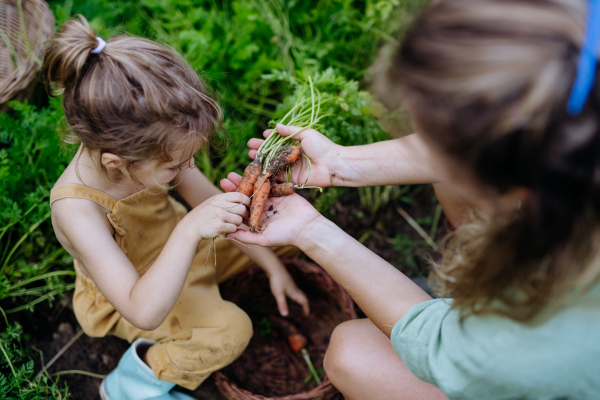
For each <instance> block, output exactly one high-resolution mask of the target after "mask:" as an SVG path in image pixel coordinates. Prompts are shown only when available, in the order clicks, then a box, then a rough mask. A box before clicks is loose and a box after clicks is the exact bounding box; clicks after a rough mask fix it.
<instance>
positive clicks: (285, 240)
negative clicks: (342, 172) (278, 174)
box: [221, 172, 323, 247]
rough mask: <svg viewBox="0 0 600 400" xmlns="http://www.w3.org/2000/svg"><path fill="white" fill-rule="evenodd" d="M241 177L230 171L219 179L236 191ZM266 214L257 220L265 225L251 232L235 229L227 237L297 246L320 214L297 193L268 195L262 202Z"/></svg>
mask: <svg viewBox="0 0 600 400" xmlns="http://www.w3.org/2000/svg"><path fill="white" fill-rule="evenodd" d="M241 180H242V177H241V176H240V175H238V174H236V173H233V172H232V173H230V174H229V175H227V179H223V180H221V187H222V188H223V190H225V191H228V192H232V191H235V190H237V186H238V185H239V183H240V181H241ZM271 206H273V207H272V208H271ZM265 215H266V216H267V217H268V219H267V218H266V217H265V216H264V215H263V217H262V219H261V224H260V226H261V227H263V229H264V230H263V231H262V232H260V233H252V232H249V231H245V230H242V229H238V230H237V231H236V232H235V233H230V234H228V235H227V237H228V238H233V239H236V240H239V241H240V242H243V243H248V244H257V245H259V246H289V245H292V246H296V247H300V246H299V241H300V240H301V239H302V237H301V233H302V231H303V230H304V229H306V228H307V227H308V226H309V225H311V224H312V223H315V222H317V221H318V220H319V219H321V218H323V216H322V215H321V214H319V212H318V211H317V210H315V208H314V207H313V206H312V205H311V204H310V203H309V202H308V201H306V200H305V199H304V198H302V196H299V195H297V194H293V195H290V196H285V197H272V198H270V199H269V200H267V205H266V206H265Z"/></svg>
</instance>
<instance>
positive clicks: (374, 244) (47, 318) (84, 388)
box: [17, 186, 446, 400]
mask: <svg viewBox="0 0 600 400" xmlns="http://www.w3.org/2000/svg"><path fill="white" fill-rule="evenodd" d="M299 193H301V194H302V195H303V196H305V197H307V198H309V199H310V200H314V199H313V198H312V194H311V193H310V192H309V191H307V190H304V191H299ZM436 206H437V201H436V200H435V195H434V193H433V189H432V188H431V186H422V187H417V188H412V189H411V190H410V191H408V192H407V193H405V194H402V195H401V196H399V197H397V198H395V199H392V200H390V201H389V202H388V203H387V204H385V205H383V206H381V207H380V208H379V209H378V210H376V211H375V212H374V213H372V212H371V211H369V210H368V207H369V205H367V207H365V206H363V205H362V204H361V202H360V198H359V194H358V191H357V190H356V189H351V190H344V193H343V194H341V195H340V196H338V197H337V201H336V202H335V203H334V204H333V205H332V206H331V207H330V209H329V212H328V213H327V212H326V214H328V217H329V218H330V219H331V220H332V221H333V222H335V223H336V224H337V225H338V226H339V227H340V228H342V229H344V230H345V231H346V232H347V233H348V234H350V235H351V236H353V237H354V238H356V239H357V240H359V241H361V242H362V243H363V244H364V245H365V246H366V247H368V248H369V249H371V250H372V251H374V252H375V253H377V254H378V255H380V256H381V257H382V258H383V259H385V260H387V261H389V262H390V263H391V264H393V265H394V266H396V267H397V268H398V269H399V270H401V271H402V272H404V273H406V274H407V275H408V276H411V277H415V278H418V277H421V278H422V277H424V276H427V274H428V270H429V267H428V265H429V264H428V262H427V259H428V258H431V257H435V255H436V253H435V252H434V251H433V250H432V249H431V248H430V247H429V246H428V245H427V244H426V243H425V241H424V240H423V238H422V237H421V236H420V235H419V234H418V233H417V232H416V231H415V229H414V228H413V227H411V226H410V225H409V224H408V223H407V222H406V220H405V219H404V218H403V217H402V216H400V214H399V213H398V211H397V209H398V207H402V208H403V209H404V210H405V211H406V212H407V213H408V214H409V215H410V216H411V217H412V218H413V219H414V220H415V221H417V222H418V223H419V224H420V225H421V226H422V228H423V229H424V230H425V231H426V232H428V233H429V232H430V229H431V224H432V223H433V221H434V215H435V209H436ZM273 211H275V210H273ZM445 232H446V230H445V227H444V216H443V215H442V216H441V218H440V219H439V224H438V227H437V229H435V239H437V240H438V241H439V239H441V238H442V237H443V235H444V234H445ZM40 311H41V312H40ZM361 315H362V316H364V314H362V313H360V310H359V316H361ZM17 320H18V321H19V323H21V324H22V325H23V327H24V329H25V331H26V332H31V335H32V336H33V338H32V340H31V342H30V343H31V344H32V346H35V348H36V349H39V350H40V351H41V352H42V353H43V357H44V363H48V362H49V361H50V360H51V359H52V357H54V356H55V355H56V354H57V353H58V352H59V351H60V350H61V349H62V348H63V347H64V346H65V345H66V344H67V342H69V340H70V339H71V338H73V336H74V335H75V334H76V333H77V332H78V331H79V330H80V329H81V328H80V327H79V324H78V323H77V320H76V319H75V316H74V314H73V311H72V307H71V304H70V299H64V301H62V302H58V303H57V304H56V306H55V307H54V309H48V310H45V311H44V310H40V309H36V313H35V314H34V316H28V315H26V314H21V315H20V316H19V317H18V318H17ZM128 347H129V344H128V343H127V342H126V341H124V340H121V339H117V338H115V337H105V338H90V337H88V336H86V335H85V334H84V335H82V336H81V337H80V338H79V339H77V341H75V343H73V344H72V345H71V346H70V347H69V348H68V349H67V350H66V351H65V352H64V354H62V356H61V357H60V358H58V360H57V361H56V362H54V364H53V365H52V366H51V367H50V368H49V369H48V371H49V373H51V374H52V373H55V372H58V371H66V370H81V371H88V372H92V373H95V374H102V375H106V374H108V373H109V372H110V371H112V370H113V369H114V368H116V366H117V363H118V362H119V359H120V358H121V356H122V355H123V353H124V352H125V350H126V349H127V348H128ZM40 369H41V357H40V358H38V360H36V365H35V371H36V372H37V371H40ZM55 379H56V378H55ZM59 379H60V380H61V381H64V382H66V383H67V384H68V386H69V391H70V392H71V394H72V398H73V399H76V400H99V399H100V397H99V395H98V388H99V386H100V382H101V380H100V379H98V378H93V377H89V376H85V375H77V374H68V375H62V376H60V378H59ZM180 390H182V391H184V392H186V393H187V394H189V395H191V396H192V397H195V398H197V399H205V400H223V399H225V397H224V396H222V395H221V394H220V393H219V392H218V390H217V388H216V386H215V384H214V383H213V381H212V378H209V379H208V380H207V381H206V382H205V383H204V384H202V385H201V386H200V388H198V390H196V391H194V392H190V391H185V390H183V389H180Z"/></svg>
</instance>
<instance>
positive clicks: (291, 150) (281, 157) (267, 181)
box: [237, 77, 326, 232]
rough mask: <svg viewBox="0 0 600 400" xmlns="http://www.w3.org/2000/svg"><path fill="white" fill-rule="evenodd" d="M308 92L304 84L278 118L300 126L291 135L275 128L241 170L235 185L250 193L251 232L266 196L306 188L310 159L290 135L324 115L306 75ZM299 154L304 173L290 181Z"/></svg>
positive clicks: (256, 227) (312, 125) (255, 229)
mask: <svg viewBox="0 0 600 400" xmlns="http://www.w3.org/2000/svg"><path fill="white" fill-rule="evenodd" d="M308 87H309V88H310V93H309V94H308V93H307V94H305V89H306V88H307V86H306V85H305V86H304V88H303V89H302V92H301V93H300V95H299V96H298V99H297V100H296V103H295V104H294V106H293V107H292V109H291V110H290V111H289V112H288V113H287V114H286V115H285V116H284V117H283V118H282V119H281V120H280V121H279V123H280V124H283V125H293V126H298V127H301V128H302V129H300V130H299V131H298V132H296V133H294V134H293V135H290V136H287V137H283V136H281V134H279V132H277V129H274V130H273V132H272V133H271V135H269V137H268V138H267V139H266V140H265V141H264V142H263V144H262V145H261V146H260V147H259V149H258V152H257V154H256V158H255V160H254V161H252V162H251V163H250V164H249V165H248V166H247V167H246V170H245V171H244V176H243V178H242V181H241V182H240V185H239V187H238V189H237V191H238V192H240V193H243V194H245V195H246V196H249V197H251V199H252V202H251V206H250V217H249V218H248V225H250V231H251V232H260V231H261V228H260V220H261V217H262V214H263V212H264V208H265V205H266V203H267V199H268V198H269V197H282V196H288V195H290V194H293V193H294V192H295V191H296V190H297V189H305V188H308V186H306V182H307V181H308V177H309V176H310V169H311V164H310V159H309V158H308V157H307V156H306V155H305V154H303V153H301V149H300V142H298V141H295V140H294V136H295V135H297V134H299V133H300V132H303V131H305V130H307V129H310V128H315V127H318V123H319V121H320V120H321V119H322V118H323V117H325V116H326V115H320V112H321V104H322V103H324V102H325V101H323V100H322V99H321V93H320V92H319V91H318V90H317V89H316V88H315V87H314V85H313V82H312V79H311V78H310V77H309V78H308ZM300 156H303V157H305V158H306V160H307V161H308V167H309V169H308V174H307V176H306V180H305V181H304V183H303V184H296V183H293V182H291V167H292V164H294V163H295V162H296V161H298V159H300ZM280 172H281V173H283V177H284V180H287V182H284V183H279V184H277V183H276V182H275V180H276V178H277V176H278V175H279V174H280Z"/></svg>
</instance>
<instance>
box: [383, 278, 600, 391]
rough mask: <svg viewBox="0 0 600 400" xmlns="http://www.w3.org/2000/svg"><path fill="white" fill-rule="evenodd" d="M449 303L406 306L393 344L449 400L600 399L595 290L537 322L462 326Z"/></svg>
mask: <svg viewBox="0 0 600 400" xmlns="http://www.w3.org/2000/svg"><path fill="white" fill-rule="evenodd" d="M450 305H451V300H448V299H437V300H430V301H427V302H425V303H421V304H418V305H416V306H414V307H412V308H411V309H410V310H409V311H408V313H407V314H406V315H405V316H404V317H402V319H400V321H398V323H397V324H396V325H395V326H394V329H393V330H392V335H391V339H392V345H393V346H394V349H395V350H396V353H398V355H399V356H400V358H402V360H403V361H404V363H405V364H406V366H407V367H408V368H409V369H410V370H411V371H412V373H413V374H414V375H415V376H416V377H417V378H419V379H420V380H422V381H425V382H429V383H431V384H433V385H435V386H437V387H438V388H440V389H441V390H442V391H443V392H444V393H445V394H446V396H447V397H448V398H449V399H451V400H459V399H460V400H492V399H493V400H500V399H502V400H508V399H519V400H534V399H535V400H550V399H556V400H558V399H561V400H563V399H569V400H570V399H573V400H600V285H599V286H596V287H595V288H594V290H592V291H591V292H590V293H588V294H587V295H586V296H585V297H583V298H581V299H579V300H578V301H576V302H575V303H574V304H572V305H570V306H569V307H566V308H564V309H562V310H561V311H558V312H556V313H553V314H552V316H551V317H549V318H547V319H545V320H544V321H543V322H542V323H539V324H522V323H518V322H515V321H513V320H510V319H508V318H504V317H500V316H494V315H487V316H470V317H467V318H466V319H464V320H463V321H461V320H460V316H459V312H458V311H457V310H453V309H451V308H450Z"/></svg>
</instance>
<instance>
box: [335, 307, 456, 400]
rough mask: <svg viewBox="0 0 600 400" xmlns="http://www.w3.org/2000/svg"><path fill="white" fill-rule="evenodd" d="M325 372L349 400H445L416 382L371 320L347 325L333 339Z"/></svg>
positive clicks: (342, 326) (433, 390)
mask: <svg viewBox="0 0 600 400" xmlns="http://www.w3.org/2000/svg"><path fill="white" fill-rule="evenodd" d="M324 364H325V372H326V373H327V376H328V377H329V379H330V380H331V382H332V383H333V385H334V386H335V387H336V388H337V389H338V390H339V391H340V392H342V394H343V395H344V397H345V398H346V400H365V399H369V400H396V399H398V400H409V399H410V400H416V399H418V400H445V399H446V396H445V395H444V393H442V392H441V391H440V390H439V389H438V388H436V387H435V386H433V385H430V384H429V383H425V382H422V381H420V380H419V379H417V378H416V377H415V376H414V375H413V374H412V373H411V372H410V370H409V369H408V368H407V367H406V365H404V363H403V362H402V359H400V357H398V355H397V354H396V352H395V351H394V348H393V347H392V344H391V343H390V340H389V339H388V338H387V337H386V336H385V335H384V334H383V333H382V332H381V331H380V330H379V329H377V327H376V326H375V325H373V323H372V322H371V321H370V320H368V319H361V320H355V321H348V322H344V323H343V324H341V325H339V326H338V327H337V328H336V329H335V331H334V332H333V335H332V337H331V342H330V344H329V348H328V349H327V353H326V354H325V361H324Z"/></svg>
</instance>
